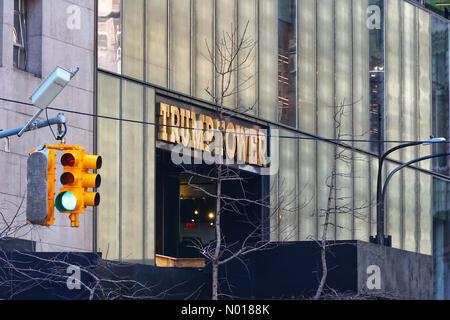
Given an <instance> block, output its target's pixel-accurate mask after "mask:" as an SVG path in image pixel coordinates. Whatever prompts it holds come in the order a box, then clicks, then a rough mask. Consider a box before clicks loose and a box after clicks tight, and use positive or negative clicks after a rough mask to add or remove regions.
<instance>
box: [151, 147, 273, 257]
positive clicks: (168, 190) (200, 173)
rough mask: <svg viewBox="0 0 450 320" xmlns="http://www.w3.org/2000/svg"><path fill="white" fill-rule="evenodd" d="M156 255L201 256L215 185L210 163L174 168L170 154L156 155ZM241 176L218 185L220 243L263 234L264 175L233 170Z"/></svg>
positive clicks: (211, 225)
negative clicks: (219, 189) (220, 198)
mask: <svg viewBox="0 0 450 320" xmlns="http://www.w3.org/2000/svg"><path fill="white" fill-rule="evenodd" d="M156 158H157V161H156V221H155V222H156V224H155V228H156V229H155V236H156V254H157V255H162V256H166V257H173V258H185V259H186V258H197V259H198V258H203V255H202V254H201V250H200V249H201V248H204V247H206V246H208V245H213V244H214V241H215V238H216V236H215V221H216V214H217V212H216V210H217V209H216V199H217V197H216V195H217V183H216V180H215V179H214V177H215V167H214V166H208V165H190V166H183V167H181V166H178V165H174V164H173V163H172V161H171V157H170V152H169V151H167V150H163V149H157V153H156ZM233 172H237V173H238V174H239V177H241V179H238V180H229V181H224V182H223V183H222V197H223V200H222V203H221V205H222V210H221V227H222V231H223V241H224V244H225V245H230V248H231V246H232V245H234V246H236V244H238V243H239V242H242V241H244V240H246V239H247V241H248V240H250V241H261V240H262V239H267V238H268V237H269V235H268V232H267V234H266V232H265V230H268V221H267V220H268V219H265V217H268V215H269V214H268V211H269V210H267V208H268V206H266V205H265V203H268V201H269V199H268V192H266V190H265V188H266V184H267V183H266V182H265V177H263V176H260V175H258V174H255V173H251V172H246V171H242V170H238V169H233Z"/></svg>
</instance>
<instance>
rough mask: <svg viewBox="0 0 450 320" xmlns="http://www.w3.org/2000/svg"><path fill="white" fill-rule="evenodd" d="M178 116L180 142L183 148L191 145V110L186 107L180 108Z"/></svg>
mask: <svg viewBox="0 0 450 320" xmlns="http://www.w3.org/2000/svg"><path fill="white" fill-rule="evenodd" d="M180 118H181V129H180V135H181V142H182V143H183V146H184V147H185V148H188V147H190V145H191V130H190V126H191V123H190V122H191V121H190V120H191V112H190V111H189V110H186V109H181V108H180Z"/></svg>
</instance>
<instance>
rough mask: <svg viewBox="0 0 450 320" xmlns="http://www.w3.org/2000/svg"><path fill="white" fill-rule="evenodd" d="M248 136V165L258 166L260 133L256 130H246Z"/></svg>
mask: <svg viewBox="0 0 450 320" xmlns="http://www.w3.org/2000/svg"><path fill="white" fill-rule="evenodd" d="M245 134H246V135H247V136H248V138H247V139H248V163H249V164H254V165H257V164H258V133H257V132H256V130H255V129H245Z"/></svg>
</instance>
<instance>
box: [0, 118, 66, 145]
mask: <svg viewBox="0 0 450 320" xmlns="http://www.w3.org/2000/svg"><path fill="white" fill-rule="evenodd" d="M65 123H66V118H65V117H64V115H63V114H62V113H60V114H58V115H57V116H56V117H54V118H50V119H48V120H39V121H34V122H33V123H31V125H30V124H29V123H27V124H25V125H24V126H21V127H18V128H14V129H9V130H5V131H0V139H4V138H8V137H12V136H16V135H18V134H19V133H20V132H21V131H22V130H24V128H26V127H28V128H26V130H25V131H24V132H28V131H33V130H36V129H41V128H45V127H49V126H53V125H56V124H65Z"/></svg>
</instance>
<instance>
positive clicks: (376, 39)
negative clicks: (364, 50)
mask: <svg viewBox="0 0 450 320" xmlns="http://www.w3.org/2000/svg"><path fill="white" fill-rule="evenodd" d="M356 2H360V1H358V0H355V1H354V3H356ZM369 5H370V6H372V8H373V11H372V18H373V19H374V20H373V21H374V24H373V25H371V28H370V29H369V41H370V44H369V45H370V61H369V70H370V114H369V119H370V130H369V135H370V140H372V141H375V142H372V143H370V145H369V146H366V148H367V147H369V148H370V151H372V152H374V153H380V154H381V153H382V151H383V150H384V144H382V143H381V142H380V143H378V141H382V140H384V134H385V132H384V130H383V125H384V123H383V122H384V121H383V120H384V119H383V113H384V70H385V68H384V14H385V13H384V0H370V1H369ZM377 15H378V16H377ZM360 29H361V30H364V27H363V26H361V27H360ZM357 82H358V81H356V83H357ZM355 123H357V121H355Z"/></svg>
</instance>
